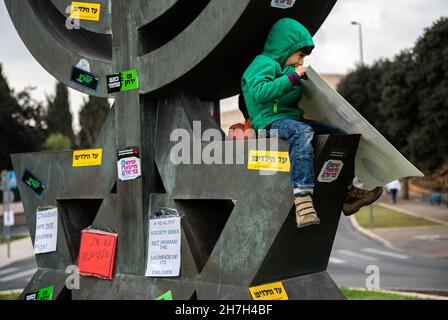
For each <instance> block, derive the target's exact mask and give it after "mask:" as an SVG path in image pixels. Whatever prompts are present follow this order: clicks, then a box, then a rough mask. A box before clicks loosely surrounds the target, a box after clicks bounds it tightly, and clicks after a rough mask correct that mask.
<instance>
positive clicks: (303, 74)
mask: <svg viewBox="0 0 448 320" xmlns="http://www.w3.org/2000/svg"><path fill="white" fill-rule="evenodd" d="M307 71H308V67H302V66H298V67H297V68H296V70H295V72H296V73H297V74H298V75H299V77H300V78H302V79H305V80H307V79H308V77H307V76H306V72H307Z"/></svg>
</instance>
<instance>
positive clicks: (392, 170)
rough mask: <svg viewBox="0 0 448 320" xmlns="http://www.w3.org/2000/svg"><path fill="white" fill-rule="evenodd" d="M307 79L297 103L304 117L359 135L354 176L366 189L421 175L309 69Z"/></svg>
mask: <svg viewBox="0 0 448 320" xmlns="http://www.w3.org/2000/svg"><path fill="white" fill-rule="evenodd" d="M307 76H308V78H309V80H308V81H302V84H303V97H302V99H301V100H300V103H299V105H300V107H301V108H302V109H303V110H305V118H306V119H310V120H319V121H323V122H326V123H329V124H332V125H334V126H336V127H338V128H340V129H343V130H345V131H346V132H347V133H349V134H361V141H360V144H359V148H358V152H357V154H356V159H355V174H356V176H357V177H358V178H359V179H360V180H361V182H362V183H363V184H364V187H365V188H366V189H369V190H371V189H373V188H375V187H378V186H384V185H386V184H387V183H389V182H391V181H393V180H396V179H401V178H404V177H421V176H423V174H422V173H421V172H420V171H419V170H418V169H417V168H416V167H415V166H413V165H412V163H410V162H409V161H408V160H407V159H406V158H405V157H404V156H403V155H402V154H401V153H400V152H399V151H398V150H397V149H395V147H394V146H392V145H391V144H390V143H389V142H388V141H387V140H386V139H385V138H384V137H383V136H382V135H381V134H380V133H379V132H378V131H377V130H376V129H375V128H374V127H373V126H372V125H371V124H370V123H369V122H368V121H367V120H366V119H364V118H363V116H362V115H361V114H360V113H359V112H358V111H357V110H356V109H355V108H353V107H352V106H351V105H350V104H349V103H348V102H347V101H346V100H345V99H344V98H343V97H341V96H340V95H339V94H338V93H337V92H336V90H334V89H333V88H332V87H331V86H330V85H329V84H327V83H326V82H325V81H324V80H323V79H322V78H321V77H320V76H319V75H318V74H317V73H316V71H314V70H313V69H312V68H311V67H310V68H309V69H308V71H307Z"/></svg>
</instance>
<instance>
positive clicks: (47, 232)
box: [34, 208, 58, 254]
mask: <svg viewBox="0 0 448 320" xmlns="http://www.w3.org/2000/svg"><path fill="white" fill-rule="evenodd" d="M57 239H58V209H57V208H47V209H37V212H36V236H35V240H34V253H35V254H40V253H47V252H54V251H56V245H57Z"/></svg>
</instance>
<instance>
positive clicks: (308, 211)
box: [294, 196, 320, 228]
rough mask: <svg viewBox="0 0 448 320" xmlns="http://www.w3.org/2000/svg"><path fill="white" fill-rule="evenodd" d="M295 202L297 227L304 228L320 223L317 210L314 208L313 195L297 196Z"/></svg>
mask: <svg viewBox="0 0 448 320" xmlns="http://www.w3.org/2000/svg"><path fill="white" fill-rule="evenodd" d="M294 204H295V205H296V223H297V228H304V227H307V226H311V225H314V224H319V223H320V219H319V218H318V217H317V214H316V210H314V206H313V199H312V198H311V196H304V197H295V198H294Z"/></svg>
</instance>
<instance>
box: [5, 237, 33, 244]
mask: <svg viewBox="0 0 448 320" xmlns="http://www.w3.org/2000/svg"><path fill="white" fill-rule="evenodd" d="M27 237H28V236H12V237H11V238H9V241H10V242H13V241H16V240H20V239H24V238H27ZM6 242H7V241H6V238H3V237H2V238H1V239H0V244H4V243H6Z"/></svg>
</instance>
